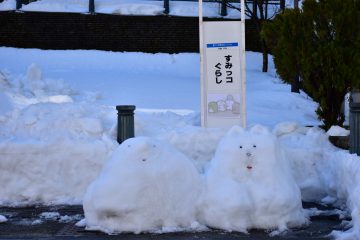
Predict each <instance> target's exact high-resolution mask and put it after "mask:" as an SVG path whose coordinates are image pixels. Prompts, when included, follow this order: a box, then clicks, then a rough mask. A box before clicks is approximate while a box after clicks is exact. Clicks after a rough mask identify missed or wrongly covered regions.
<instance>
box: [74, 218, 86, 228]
mask: <svg viewBox="0 0 360 240" xmlns="http://www.w3.org/2000/svg"><path fill="white" fill-rule="evenodd" d="M75 226H77V227H86V219H85V218H83V219H81V220H80V221H78V222H77V223H76V224H75Z"/></svg>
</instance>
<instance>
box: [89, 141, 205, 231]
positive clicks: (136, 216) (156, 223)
mask: <svg viewBox="0 0 360 240" xmlns="http://www.w3.org/2000/svg"><path fill="white" fill-rule="evenodd" d="M201 188H202V180H201V177H200V174H199V173H198V172H197V170H196V168H195V167H194V165H193V164H192V162H191V161H190V160H189V159H188V158H187V157H186V156H185V155H183V154H181V153H180V152H178V151H177V150H176V149H175V148H173V147H171V146H170V145H167V144H165V143H163V142H159V141H157V140H154V139H152V138H148V137H138V138H132V139H128V140H126V141H125V142H123V143H122V144H121V145H120V146H119V147H118V148H117V150H116V151H115V152H114V153H113V155H112V157H111V159H110V160H109V161H107V163H106V164H105V166H104V169H103V171H102V173H101V175H100V176H99V177H98V178H97V180H96V181H95V182H93V183H92V184H91V185H90V186H89V188H88V190H87V192H86V195H85V197H84V202H83V204H84V212H85V217H86V225H87V228H88V229H91V230H101V231H104V232H107V233H119V232H135V233H140V232H168V231H179V230H184V229H185V230H186V229H191V228H195V227H198V226H199V224H198V223H197V222H196V205H197V201H198V198H199V194H200V193H201Z"/></svg>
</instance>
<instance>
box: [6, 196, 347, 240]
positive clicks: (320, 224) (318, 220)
mask: <svg viewBox="0 0 360 240" xmlns="http://www.w3.org/2000/svg"><path fill="white" fill-rule="evenodd" d="M304 207H305V208H312V207H317V208H318V209H321V210H331V209H332V208H329V207H324V206H321V205H316V204H313V203H304ZM49 212H52V213H53V214H52V215H53V216H50V217H49V215H51V213H50V214H49ZM42 213H43V214H42ZM44 213H45V214H44ZM54 213H55V214H54ZM56 213H59V214H56ZM0 214H1V215H4V216H6V217H7V219H8V221H7V222H5V223H0V239H79V240H82V239H84V240H85V239H89V240H95V239H130V240H132V239H134V240H143V239H154V240H155V239H159V240H167V239H172V240H183V239H194V240H195V239H196V240H197V239H209V240H210V239H211V240H212V239H214V240H215V239H228V240H232V239H259V240H262V239H272V240H276V239H281V240H287V239H289V240H290V239H291V240H293V239H301V240H307V239H329V238H328V237H326V235H328V234H329V233H330V232H331V231H332V230H343V228H342V227H341V226H340V223H341V220H339V217H338V215H328V216H316V217H312V218H311V224H310V225H309V226H305V227H303V228H298V229H292V230H291V231H288V232H286V233H285V234H283V235H281V236H275V237H270V236H269V233H268V232H265V231H263V230H253V231H250V234H243V233H237V232H232V233H229V232H224V231H219V230H211V231H210V230H209V231H207V232H196V233H191V232H181V233H166V234H137V235H136V234H119V235H107V234H105V233H102V232H96V231H85V229H84V228H83V227H77V226H75V223H76V222H78V221H79V219H82V218H83V210H82V207H81V206H32V207H22V208H10V207H0ZM46 216H47V217H46Z"/></svg>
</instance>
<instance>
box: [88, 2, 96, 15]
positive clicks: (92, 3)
mask: <svg viewBox="0 0 360 240" xmlns="http://www.w3.org/2000/svg"><path fill="white" fill-rule="evenodd" d="M89 13H95V0H89Z"/></svg>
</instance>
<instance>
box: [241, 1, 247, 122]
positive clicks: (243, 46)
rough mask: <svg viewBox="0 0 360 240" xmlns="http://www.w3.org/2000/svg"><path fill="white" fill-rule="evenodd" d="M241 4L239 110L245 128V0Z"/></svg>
mask: <svg viewBox="0 0 360 240" xmlns="http://www.w3.org/2000/svg"><path fill="white" fill-rule="evenodd" d="M240 5H241V65H240V66H241V74H240V76H241V100H242V105H241V108H242V109H241V112H242V117H241V120H242V127H243V128H246V118H247V117H246V48H245V0H240Z"/></svg>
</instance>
